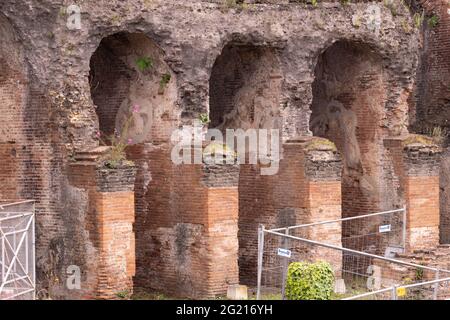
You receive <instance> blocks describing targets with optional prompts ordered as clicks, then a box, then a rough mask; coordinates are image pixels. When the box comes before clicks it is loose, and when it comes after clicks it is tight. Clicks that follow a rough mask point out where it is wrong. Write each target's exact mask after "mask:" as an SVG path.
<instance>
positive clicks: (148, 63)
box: [136, 57, 153, 72]
mask: <svg viewBox="0 0 450 320" xmlns="http://www.w3.org/2000/svg"><path fill="white" fill-rule="evenodd" d="M136 65H137V67H138V69H139V70H140V71H141V72H144V71H145V70H147V69H150V68H152V67H153V59H152V58H150V57H140V58H138V59H137V60H136Z"/></svg>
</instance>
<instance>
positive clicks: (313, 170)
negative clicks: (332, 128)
mask: <svg viewBox="0 0 450 320" xmlns="http://www.w3.org/2000/svg"><path fill="white" fill-rule="evenodd" d="M283 149H284V150H283V161H288V162H291V161H290V160H289V159H294V158H295V159H297V162H298V164H297V165H298V167H299V168H300V172H299V180H298V182H297V185H296V188H298V189H297V192H298V194H299V195H300V203H299V205H300V207H301V209H302V210H301V211H302V212H303V214H302V215H301V216H298V217H297V224H304V223H315V222H320V221H327V220H335V219H341V218H342V212H341V206H342V198H341V176H342V161H341V159H340V156H339V154H338V152H337V150H336V147H335V146H334V144H333V143H332V142H331V141H329V140H326V139H322V138H317V137H304V138H299V139H296V140H291V141H288V143H286V144H285V145H284V148H283ZM307 230H308V232H307V233H303V234H300V236H306V237H307V238H309V239H312V240H316V241H320V242H324V243H329V244H333V245H337V246H341V245H342V243H341V234H342V230H341V224H339V223H334V224H325V225H320V226H314V227H310V228H307ZM308 249H310V251H309V253H308V255H309V258H310V260H314V261H316V260H320V259H323V260H325V261H327V262H329V263H330V264H331V265H332V266H333V267H334V269H335V270H336V271H338V270H341V268H342V253H341V252H340V251H337V250H331V249H326V248H322V247H317V246H309V247H308Z"/></svg>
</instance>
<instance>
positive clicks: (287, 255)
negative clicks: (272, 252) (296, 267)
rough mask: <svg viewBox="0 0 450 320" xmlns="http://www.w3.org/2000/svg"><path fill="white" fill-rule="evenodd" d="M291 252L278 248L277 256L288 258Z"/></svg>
mask: <svg viewBox="0 0 450 320" xmlns="http://www.w3.org/2000/svg"><path fill="white" fill-rule="evenodd" d="M291 254H292V252H291V250H288V249H282V248H278V255H279V256H282V257H286V258H290V257H291Z"/></svg>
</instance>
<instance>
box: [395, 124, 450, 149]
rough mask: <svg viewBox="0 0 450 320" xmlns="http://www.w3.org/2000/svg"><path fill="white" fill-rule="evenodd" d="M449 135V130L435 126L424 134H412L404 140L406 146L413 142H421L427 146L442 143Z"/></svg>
mask: <svg viewBox="0 0 450 320" xmlns="http://www.w3.org/2000/svg"><path fill="white" fill-rule="evenodd" d="M447 135H448V132H447V130H445V129H443V128H441V127H435V128H433V129H429V130H426V132H425V133H424V134H422V135H420V134H411V135H409V136H408V137H407V138H406V139H405V140H404V141H403V145H404V146H409V145H412V144H421V145H425V146H431V145H438V146H440V145H442V144H443V143H444V142H445V139H446V137H447Z"/></svg>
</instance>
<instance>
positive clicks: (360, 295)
mask: <svg viewBox="0 0 450 320" xmlns="http://www.w3.org/2000/svg"><path fill="white" fill-rule="evenodd" d="M392 288H393V287H390V288H386V289H381V290H377V291H371V292H367V293H362V294H358V295H356V296H352V297H348V298H344V299H341V300H355V299H359V298H364V297H369V296H373V295H375V294H378V293H384V292H388V291H392Z"/></svg>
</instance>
